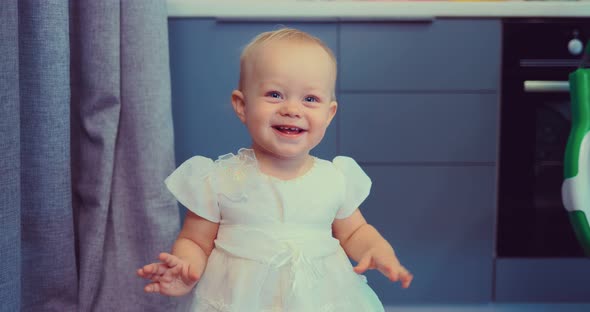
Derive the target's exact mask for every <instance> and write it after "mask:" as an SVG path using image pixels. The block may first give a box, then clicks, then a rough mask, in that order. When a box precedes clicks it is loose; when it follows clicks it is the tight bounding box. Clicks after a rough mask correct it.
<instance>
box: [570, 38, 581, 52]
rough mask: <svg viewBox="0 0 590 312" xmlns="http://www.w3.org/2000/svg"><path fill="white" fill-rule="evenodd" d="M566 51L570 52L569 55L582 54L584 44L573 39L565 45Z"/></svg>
mask: <svg viewBox="0 0 590 312" xmlns="http://www.w3.org/2000/svg"><path fill="white" fill-rule="evenodd" d="M567 49H568V50H569V51H570V53H571V54H573V55H578V54H580V53H582V50H584V44H582V41H580V39H578V38H574V39H572V40H570V42H569V43H568V44H567Z"/></svg>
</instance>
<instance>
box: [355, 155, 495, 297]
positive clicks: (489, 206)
mask: <svg viewBox="0 0 590 312" xmlns="http://www.w3.org/2000/svg"><path fill="white" fill-rule="evenodd" d="M363 167H364V169H365V171H366V172H367V174H368V175H369V176H370V177H371V179H372V181H373V188H372V190H371V194H370V195H369V198H368V199H367V200H366V201H365V202H364V203H363V204H362V205H361V212H362V213H363V215H364V216H365V217H366V218H367V220H368V221H369V222H370V223H372V224H373V225H374V226H375V227H376V228H377V230H378V231H379V232H380V233H381V234H382V235H383V236H384V237H385V238H386V239H387V240H388V241H389V242H390V243H391V244H392V246H393V248H394V249H395V250H396V253H397V255H398V256H399V258H400V260H401V261H402V263H403V264H404V265H405V266H406V267H407V268H408V269H409V270H410V271H412V273H413V274H414V277H415V279H414V282H413V283H412V286H411V287H410V288H408V289H400V287H399V284H392V283H391V282H390V281H389V280H387V279H386V278H385V277H383V276H381V275H380V274H379V273H377V272H370V273H369V274H368V276H367V277H368V279H369V284H370V285H371V286H372V287H373V288H374V289H375V291H376V292H377V294H378V296H379V297H380V298H381V299H382V300H383V301H384V303H385V304H399V303H421V304H423V303H443V302H447V303H449V302H455V303H456V302H489V301H490V300H491V296H492V276H493V274H492V259H493V247H494V246H493V228H494V206H495V172H496V168H495V166H473V167H466V166H384V165H372V164H365V165H363Z"/></svg>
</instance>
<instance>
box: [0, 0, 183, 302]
mask: <svg viewBox="0 0 590 312" xmlns="http://www.w3.org/2000/svg"><path fill="white" fill-rule="evenodd" d="M0 40H1V42H0V55H1V56H2V58H0V155H1V157H0V207H1V210H0V259H2V261H0V303H1V305H0V311H19V310H21V311H167V310H170V309H171V308H173V305H174V301H173V300H170V299H168V298H164V297H161V296H154V295H146V294H144V293H143V285H144V282H143V281H141V280H140V279H139V278H137V277H136V275H135V270H136V269H137V268H138V267H139V266H140V265H142V264H144V263H146V262H148V261H153V260H155V257H156V256H157V254H158V252H160V251H166V250H169V249H170V247H171V244H172V242H173V240H174V237H175V235H176V233H177V231H178V228H179V216H178V209H177V206H176V203H175V201H174V199H173V198H172V197H171V196H170V195H169V194H168V193H167V192H166V190H165V188H164V186H163V183H162V181H163V179H164V178H165V177H166V176H167V175H168V174H169V173H170V172H171V171H172V170H173V168H174V152H173V134H172V133H173V132H172V117H171V108H170V78H169V67H168V64H169V63H168V37H167V16H166V7H165V2H164V1H145V0H132V1H89V0H85V1H70V3H68V2H67V1H58V0H55V1H31V0H27V1H23V0H20V1H19V0H2V1H0Z"/></svg>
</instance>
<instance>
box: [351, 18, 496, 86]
mask: <svg viewBox="0 0 590 312" xmlns="http://www.w3.org/2000/svg"><path fill="white" fill-rule="evenodd" d="M340 31H341V36H340V71H341V78H342V79H341V80H340V89H341V90H343V91H411V90H430V91H433V90H459V91H461V90H497V88H498V77H499V70H500V58H499V56H500V44H501V42H500V34H501V25H500V21H499V20H469V19H436V20H434V21H432V22H424V23H401V22H400V23H381V24H378V23H373V24H368V23H366V24H365V23H350V24H343V25H342V26H341V30H340Z"/></svg>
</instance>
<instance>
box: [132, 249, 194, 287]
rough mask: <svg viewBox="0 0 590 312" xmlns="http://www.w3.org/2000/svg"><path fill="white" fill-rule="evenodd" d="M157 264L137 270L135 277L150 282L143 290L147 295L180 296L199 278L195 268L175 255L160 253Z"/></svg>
mask: <svg viewBox="0 0 590 312" xmlns="http://www.w3.org/2000/svg"><path fill="white" fill-rule="evenodd" d="M159 258H160V261H162V262H159V263H151V264H148V265H145V266H144V267H143V268H140V269H139V270H137V275H139V276H140V277H142V278H145V279H149V280H151V281H152V282H151V283H149V284H147V285H146V286H145V288H144V290H145V292H148V293H160V294H162V295H166V296H182V295H185V294H187V293H188V292H189V291H191V289H192V288H193V287H194V286H195V284H196V283H197V281H198V280H199V278H200V276H199V275H198V274H197V272H196V268H193V267H191V265H190V264H189V263H188V262H187V261H185V260H182V259H180V258H178V257H177V256H175V255H171V254H169V253H165V252H163V253H161V254H160V256H159Z"/></svg>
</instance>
